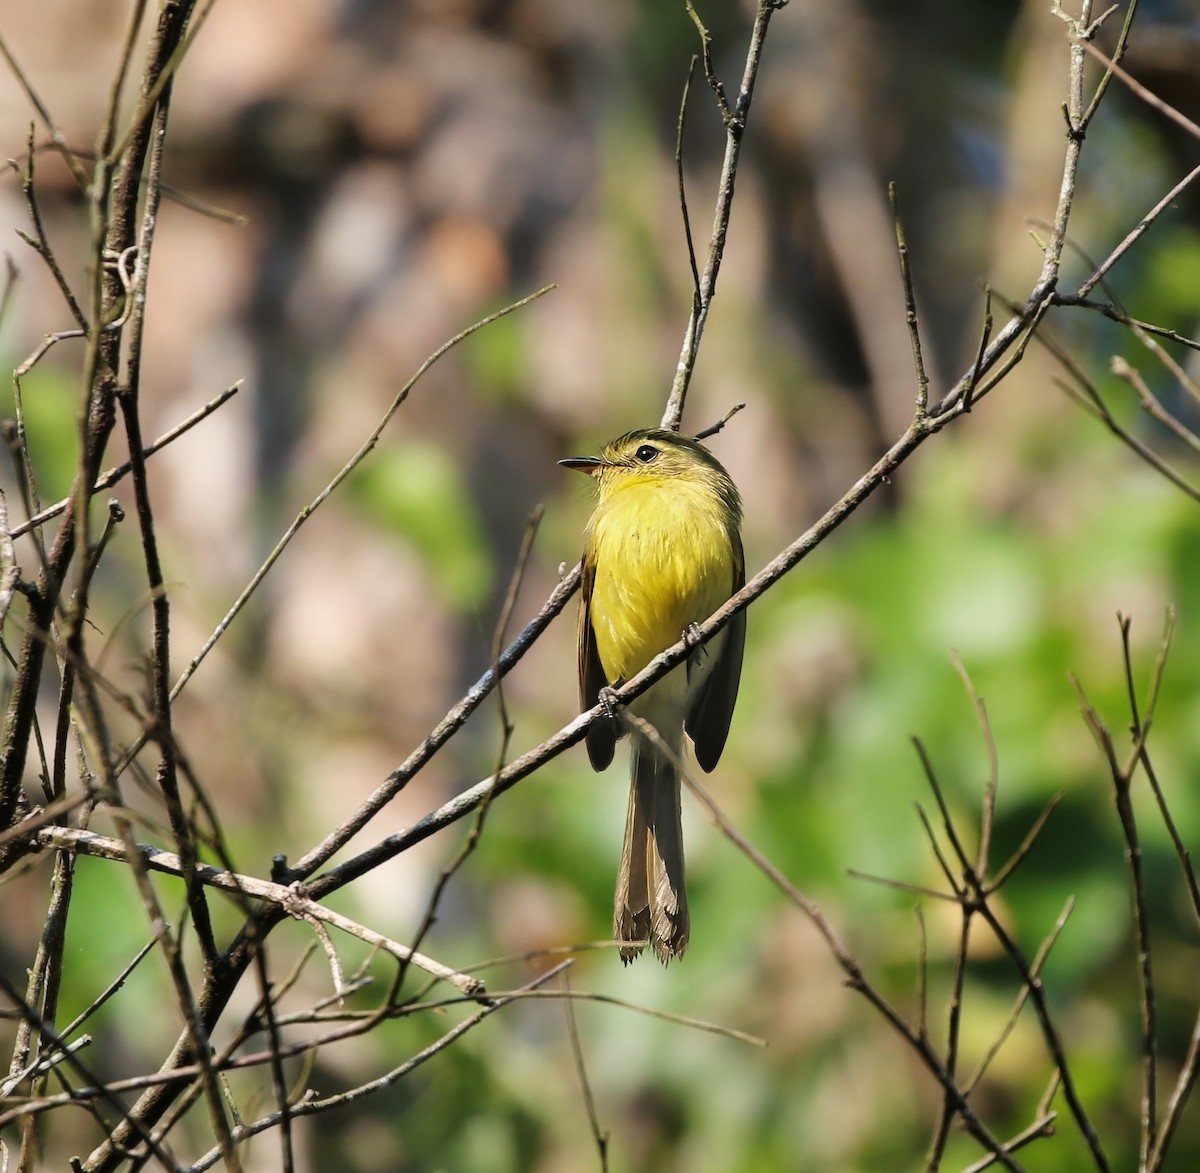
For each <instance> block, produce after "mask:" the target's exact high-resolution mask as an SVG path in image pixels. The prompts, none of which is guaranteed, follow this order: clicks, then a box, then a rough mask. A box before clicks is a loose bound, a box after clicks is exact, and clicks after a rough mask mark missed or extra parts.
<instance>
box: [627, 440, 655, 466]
mask: <svg viewBox="0 0 1200 1173" xmlns="http://www.w3.org/2000/svg"><path fill="white" fill-rule="evenodd" d="M633 455H634V459H635V460H640V461H641V462H642V463H643V464H649V463H650V461H652V460H653V459H654V458H655V457H656V456H657V455H658V449H657V448H655V447H654V445H653V444H643V445H642V446H641V447H640V448H639V449H638V450H637V451H636V452H635V453H634V454H633Z"/></svg>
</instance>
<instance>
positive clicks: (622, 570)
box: [586, 476, 733, 681]
mask: <svg viewBox="0 0 1200 1173" xmlns="http://www.w3.org/2000/svg"><path fill="white" fill-rule="evenodd" d="M586 543H587V549H588V552H589V553H590V554H594V557H595V564H596V574H595V580H594V582H593V585H592V596H591V622H592V628H593V630H594V631H595V633H596V651H597V653H598V655H599V657H600V663H601V664H602V665H603V667H604V674H605V676H607V677H608V679H609V680H610V681H617V680H628V679H629V678H630V677H631V676H633V675H635V674H636V673H637V672H640V671H641V670H642V669H643V668H644V667H645V666H646V665H647V664H648V663H649V662H650V661H651V660H652V659H653V658H654V657H655V656H656V655H658V653H659V652H661V651H662V650H663V649H664V648H668V647H670V646H671V645H672V644H674V643H677V642H678V641H679V638H680V637H681V636H682V635H683V633H684V631H685V629H686V628H687V627H688V626H689V625H690V624H692V623H698V622H700V621H701V620H702V619H706V618H707V617H708V616H709V615H711V614H712V613H713V611H715V610H716V609H717V608H718V607H719V606H720V605H721V604H722V603H723V602H724V601H725V600H726V599H727V598H729V596H730V594H731V593H732V590H733V550H732V545H731V541H730V535H729V530H728V528H727V523H726V520H725V518H724V516H723V513H722V510H721V507H720V503H719V501H718V500H717V499H716V498H715V496H714V495H713V493H712V492H711V491H710V490H709V489H708V488H707V487H706V486H704V485H703V484H696V483H690V482H688V481H685V480H682V479H681V478H678V477H662V478H659V477H649V476H639V477H637V478H636V479H635V480H632V481H631V483H629V484H627V485H624V486H622V487H620V488H619V489H617V490H615V491H613V492H611V493H609V494H606V495H605V497H604V498H603V499H602V500H601V502H600V505H599V506H598V507H597V509H596V512H595V514H594V515H593V517H592V520H591V522H590V524H589V526H588V532H587V535H586Z"/></svg>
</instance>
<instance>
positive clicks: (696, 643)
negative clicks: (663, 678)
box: [683, 623, 708, 680]
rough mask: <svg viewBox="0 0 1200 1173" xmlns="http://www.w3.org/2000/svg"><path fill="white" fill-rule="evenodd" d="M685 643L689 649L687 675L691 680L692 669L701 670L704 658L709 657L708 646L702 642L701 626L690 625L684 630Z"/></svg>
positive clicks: (696, 624)
mask: <svg viewBox="0 0 1200 1173" xmlns="http://www.w3.org/2000/svg"><path fill="white" fill-rule="evenodd" d="M683 642H684V644H685V646H686V647H687V649H688V658H687V674H688V680H691V678H692V669H693V668H699V667H700V664H701V662H702V661H703V659H704V657H705V656H707V655H708V648H707V646H706V645H704V644H702V643H701V642H700V624H698V623H689V624H688V625H687V627H685V628H684V629H683Z"/></svg>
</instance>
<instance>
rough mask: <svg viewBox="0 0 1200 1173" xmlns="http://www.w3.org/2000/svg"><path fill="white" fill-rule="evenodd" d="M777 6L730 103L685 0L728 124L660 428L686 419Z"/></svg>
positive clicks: (757, 27) (768, 0) (766, 17)
mask: <svg viewBox="0 0 1200 1173" xmlns="http://www.w3.org/2000/svg"><path fill="white" fill-rule="evenodd" d="M779 7H781V4H780V2H779V0H758V4H757V6H756V8H755V13H754V26H753V28H752V29H751V32H750V44H749V47H748V48H747V50H746V64H745V67H744V69H743V71H742V84H741V87H740V89H739V90H738V96H737V100H736V101H735V102H734V103H733V105H732V106H730V104H729V101H728V99H727V97H726V96H725V89H724V86H723V85H722V84H721V82H720V81H719V80H718V79H717V77H716V75H715V74H714V72H713V68H712V50H711V46H712V38H711V37H710V36H709V35H708V30H707V29H706V28H705V27H704V24H703V22H702V21H701V20H700V17H699V16H698V15H697V13H696V10H695V8H693V7H692V3H691V0H687V9H688V13H689V15H690V16H691V18H692V21H693V23H694V24H695V25H696V28H697V31H698V32H699V33H700V43H701V49H702V60H703V62H704V74H705V77H706V78H707V79H708V82H709V85H710V86H711V87H712V89H713V93H714V94H715V95H716V98H717V105H718V107H719V108H720V111H721V118H722V121H723V122H724V123H725V157H724V159H723V161H722V163H721V177H720V179H719V180H718V181H717V201H716V208H715V210H714V212H713V226H712V233H711V236H710V237H709V244H708V258H707V260H706V261H705V264H704V272H703V274H702V275H701V277H700V281H699V285H698V288H697V290H696V292H695V294H694V297H693V304H692V312H691V314H690V315H689V316H688V324H687V328H686V330H685V331H684V335H683V345H682V347H681V349H680V352H679V362H678V363H677V364H676V367H675V377H674V378H673V379H672V381H671V390H670V393H669V394H668V396H667V405H666V408H665V410H664V411H663V416H662V426H663V427H664V428H670V429H671V430H672V431H676V432H677V431H678V430H679V424H680V421H681V420H682V419H683V405H684V402H685V400H686V399H687V392H688V386H689V384H690V383H691V380H692V371H693V370H694V369H695V366H696V355H697V354H698V352H699V349H700V339H701V338H702V337H703V334H704V327H705V324H706V323H707V321H708V311H709V307H710V306H711V305H712V299H713V295H714V294H715V293H716V289H717V275H718V274H719V273H720V271H721V261H722V259H723V258H724V256H725V239H726V237H727V236H728V233H729V219H730V215H731V213H732V210H733V189H734V183H735V181H736V180H737V171H738V161H739V158H740V156H741V150H742V138H743V135H744V132H745V129H746V120H747V118H748V117H749V115H750V103H751V101H752V100H753V98H754V83H755V81H756V80H757V78H758V68H759V63H760V61H761V59H762V50H763V43H764V42H765V40H766V36H767V28H768V26H769V25H770V23H771V17H772V16H773V15H774V14H775V11H776V9H777V8H779Z"/></svg>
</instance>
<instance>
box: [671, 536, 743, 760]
mask: <svg viewBox="0 0 1200 1173" xmlns="http://www.w3.org/2000/svg"><path fill="white" fill-rule="evenodd" d="M745 585H746V561H745V556H744V555H743V553H742V540H741V538H740V537H738V536H737V535H736V534H734V536H733V592H731V593H736V592H737V591H740V590H741V589H742V587H743V586H745ZM745 646H746V612H745V611H739V612H738V613H737V614H736V615H735V616H734V617H733V618H732V619H731V620H730V621H729V624H728V626H727V627H726V628H725V639H724V640H723V641H722V642H721V646H720V650H719V651H718V652H717V653H716V656H717V659H716V662H715V663H714V664H713V666H712V670H711V671H710V672H709V674H708V676H707V678H706V679H705V681H704V687H703V689H702V691H701V692H700V694H699V696H697V697H696V701H695V703H694V704H693V705H692V707H691V711H690V712H689V713H688V715H687V720H686V721H685V722H684V728H686V729H687V731H688V733H689V735H690V736H691V738H692V742H693V744H694V745H695V748H696V761H697V762H699V763H700V765H701V767H702V768H703V769H704V770H706V771H708V770H711V769H712V768H713V767H714V766H715V765H716V764H717V762H719V761H720V760H721V751H722V750H723V749H724V748H725V739H726V737H728V736H729V722H730V720H731V719H732V717H733V706H734V705H735V704H736V703H737V694H738V683H739V682H740V680H741V678H742V651H743V649H744V648H745Z"/></svg>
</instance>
